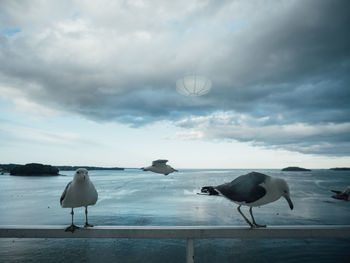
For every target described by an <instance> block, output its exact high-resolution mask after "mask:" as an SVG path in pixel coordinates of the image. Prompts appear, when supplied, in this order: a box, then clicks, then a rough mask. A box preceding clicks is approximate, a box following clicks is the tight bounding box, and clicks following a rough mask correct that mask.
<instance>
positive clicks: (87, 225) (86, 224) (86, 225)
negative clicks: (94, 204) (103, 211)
mask: <svg viewBox="0 0 350 263" xmlns="http://www.w3.org/2000/svg"><path fill="white" fill-rule="evenodd" d="M93 226H94V225H91V224H89V223H87V222H86V223H85V225H84V227H93Z"/></svg>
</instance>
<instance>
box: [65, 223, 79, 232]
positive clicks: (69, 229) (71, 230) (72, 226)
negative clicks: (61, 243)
mask: <svg viewBox="0 0 350 263" xmlns="http://www.w3.org/2000/svg"><path fill="white" fill-rule="evenodd" d="M79 228H80V227H78V226H76V225H74V224H71V225H70V226H69V227H67V228H66V229H65V230H64V231H66V232H72V233H73V232H74V230H75V229H79Z"/></svg>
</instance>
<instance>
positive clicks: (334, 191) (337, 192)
mask: <svg viewBox="0 0 350 263" xmlns="http://www.w3.org/2000/svg"><path fill="white" fill-rule="evenodd" d="M331 191H332V192H333V193H336V194H340V193H341V191H337V190H331Z"/></svg>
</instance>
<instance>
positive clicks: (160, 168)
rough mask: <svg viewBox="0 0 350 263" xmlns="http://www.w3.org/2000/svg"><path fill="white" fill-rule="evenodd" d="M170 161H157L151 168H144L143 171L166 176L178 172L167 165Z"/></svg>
mask: <svg viewBox="0 0 350 263" xmlns="http://www.w3.org/2000/svg"><path fill="white" fill-rule="evenodd" d="M167 162H168V160H155V161H153V162H152V165H151V166H148V167H142V168H141V170H143V171H151V172H154V173H159V174H164V175H168V174H170V173H172V172H177V170H175V169H174V168H173V167H171V166H170V165H167V164H166V163H167Z"/></svg>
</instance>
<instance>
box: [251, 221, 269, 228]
mask: <svg viewBox="0 0 350 263" xmlns="http://www.w3.org/2000/svg"><path fill="white" fill-rule="evenodd" d="M253 227H254V228H265V227H266V225H259V224H257V223H255V222H253Z"/></svg>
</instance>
